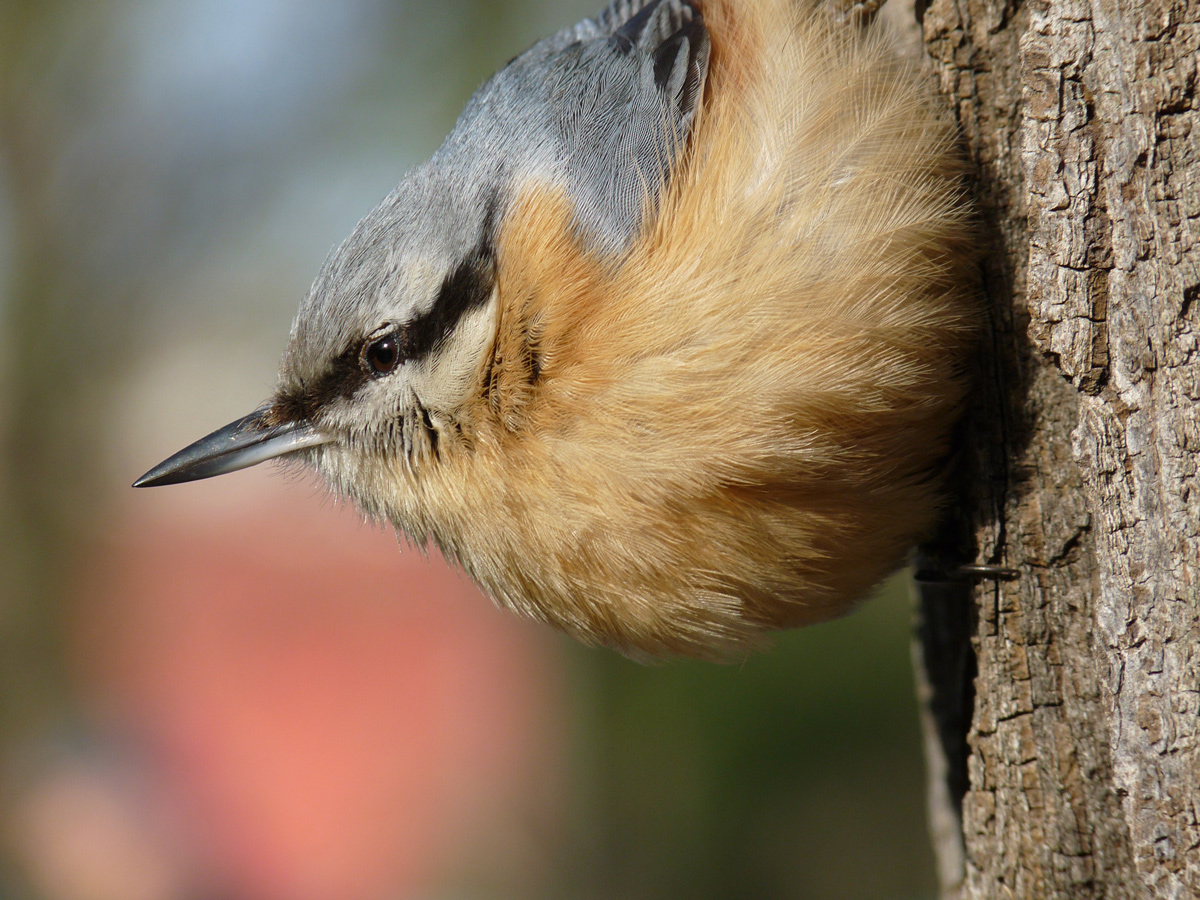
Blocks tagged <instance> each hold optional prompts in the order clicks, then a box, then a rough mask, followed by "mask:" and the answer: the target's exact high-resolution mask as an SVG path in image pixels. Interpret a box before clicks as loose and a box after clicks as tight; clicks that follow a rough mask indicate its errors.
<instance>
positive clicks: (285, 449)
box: [133, 404, 333, 487]
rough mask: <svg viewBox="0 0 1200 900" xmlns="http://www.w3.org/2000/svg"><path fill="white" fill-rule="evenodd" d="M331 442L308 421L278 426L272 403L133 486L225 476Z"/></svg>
mask: <svg viewBox="0 0 1200 900" xmlns="http://www.w3.org/2000/svg"><path fill="white" fill-rule="evenodd" d="M331 440H333V438H331V437H329V436H328V435H326V434H322V433H321V432H320V431H317V430H316V429H315V428H313V426H312V425H310V424H309V423H307V422H287V423H285V424H282V425H280V424H275V420H274V417H273V416H272V415H271V405H270V404H268V405H266V406H263V407H260V408H259V409H256V410H255V411H254V412H252V413H250V415H248V416H243V417H242V418H240V419H238V420H237V421H236V422H231V423H230V424H228V425H226V426H225V427H224V428H219V429H217V430H216V431H214V432H213V433H212V434H210V435H208V436H207V437H202V438H200V440H198V441H196V443H194V444H192V445H191V446H189V447H184V448H183V449H182V450H180V451H179V452H178V453H176V454H175V455H174V456H172V457H171V458H170V459H167V460H164V461H163V462H161V463H159V464H158V465H157V466H155V467H154V468H153V469H151V470H150V471H149V472H147V473H146V474H145V475H143V476H142V477H141V478H139V479H138V480H137V481H135V482H134V483H133V486H134V487H158V486H159V485H162V484H180V483H181V482H184V481H196V480H198V479H200V478H211V477H212V476H214V475H224V474H225V473H226V472H236V471H237V470H238V469H245V468H247V467H248V466H254V465H257V464H258V463H260V462H265V461H266V460H268V459H275V458H276V457H278V456H284V455H285V454H288V453H294V452H295V451H297V450H301V449H303V448H305V447H316V446H317V445H319V444H327V443H329V442H330V441H331Z"/></svg>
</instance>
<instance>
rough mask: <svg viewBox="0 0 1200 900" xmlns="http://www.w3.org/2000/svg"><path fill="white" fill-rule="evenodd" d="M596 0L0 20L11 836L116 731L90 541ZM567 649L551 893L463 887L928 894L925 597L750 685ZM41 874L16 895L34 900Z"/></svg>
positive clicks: (13, 870)
mask: <svg viewBox="0 0 1200 900" xmlns="http://www.w3.org/2000/svg"><path fill="white" fill-rule="evenodd" d="M598 2H599V0H592V2H582V0H573V2H571V3H569V4H558V5H556V4H552V3H549V2H545V0H543V2H535V0H509V2H494V0H459V2H454V3H451V2H436V0H424V2H420V3H415V2H414V3H400V2H391V3H389V2H385V0H357V2H333V0H327V2H320V3H309V4H301V3H298V2H287V0H253V2H245V3H238V2H234V0H173V2H172V0H92V2H88V3H84V2H71V0H36V2H34V0H4V2H3V4H0V323H2V324H0V373H2V378H0V384H2V385H3V388H4V389H3V391H2V392H0V660H2V666H3V669H2V675H0V740H2V746H0V751H2V753H3V757H2V758H0V764H2V765H3V768H0V774H3V777H4V785H3V787H4V791H3V793H2V794H0V803H3V804H4V805H3V807H0V843H2V844H3V846H5V847H11V846H12V845H13V841H12V840H8V839H5V838H4V835H6V834H7V835H8V836H9V837H10V838H11V836H12V835H11V832H12V830H13V828H14V827H18V826H14V825H13V824H12V821H14V820H11V817H10V816H8V810H10V809H12V808H13V804H15V803H17V802H18V801H19V799H20V796H21V794H22V792H23V791H25V790H26V788H27V787H28V785H29V784H30V783H31V782H32V781H35V780H36V779H37V778H38V777H39V776H40V773H41V771H42V770H43V769H44V768H45V767H47V766H52V765H54V757H55V754H56V753H58V752H60V748H61V747H62V746H63V745H64V744H65V745H68V746H69V751H68V752H82V753H86V752H90V751H88V749H87V748H88V747H90V746H92V745H93V744H96V743H103V742H106V741H111V740H112V735H111V732H110V731H108V730H102V729H100V728H99V727H98V726H97V725H96V722H97V720H98V719H99V718H100V715H99V713H98V712H97V711H96V709H95V708H94V705H93V700H92V699H90V694H89V693H88V690H87V688H88V685H86V684H83V683H81V679H86V678H88V677H90V675H89V674H88V670H87V669H86V667H81V664H80V663H79V662H78V660H77V659H76V655H77V654H76V650H75V649H74V648H75V646H76V644H77V643H78V642H77V639H76V638H75V637H74V636H73V634H74V633H75V632H76V631H77V630H78V629H79V628H81V627H82V626H81V625H80V624H79V622H80V621H82V620H83V619H85V618H86V616H85V615H83V614H84V613H88V612H89V610H88V609H85V608H83V607H85V606H86V605H87V604H88V603H94V602H98V601H95V600H94V599H90V598H92V595H91V594H90V593H89V592H88V591H84V590H81V589H80V587H79V586H80V585H81V584H83V585H90V584H91V582H93V581H97V580H100V579H101V578H102V577H103V576H102V575H101V574H99V572H98V570H95V569H94V568H93V567H92V564H91V562H90V561H89V560H90V559H91V557H92V556H93V555H94V554H95V552H96V550H95V548H96V547H97V546H105V545H104V544H103V540H104V539H105V537H106V536H108V535H109V534H110V533H111V532H113V531H114V530H117V529H118V527H119V525H120V523H121V522H123V521H126V519H127V517H128V516H129V515H130V514H131V513H130V511H131V509H132V510H134V511H135V512H136V510H137V508H138V507H137V504H139V503H143V502H150V501H144V500H143V499H142V498H141V495H139V497H138V498H137V499H133V498H131V497H130V496H129V494H130V492H129V491H128V488H127V485H128V483H129V481H130V480H132V478H133V477H135V476H136V475H138V474H140V472H141V471H142V470H144V469H145V468H146V467H147V466H148V465H149V464H150V463H152V462H155V461H157V459H158V458H160V457H161V456H162V455H164V454H165V453H166V452H169V451H171V450H173V449H176V447H177V446H179V445H181V444H182V443H183V442H185V441H186V440H188V439H190V438H193V437H195V436H197V435H198V434H201V433H203V432H204V431H206V430H208V429H209V428H211V427H212V426H214V425H215V424H219V423H221V422H224V421H227V420H228V419H229V418H230V417H231V416H232V415H233V414H236V413H238V412H240V411H241V410H242V409H243V408H249V404H252V403H254V402H256V401H257V400H258V399H260V398H261V396H262V395H263V394H264V393H265V392H266V391H267V390H268V389H269V385H270V382H271V378H272V373H273V370H274V365H275V359H276V354H277V353H278V351H279V349H280V347H281V346H282V344H283V341H284V338H285V335H286V329H287V325H288V322H289V320H290V317H291V315H292V313H293V311H294V309H295V307H296V305H297V303H298V302H299V300H300V298H301V297H302V295H303V293H304V291H305V289H306V287H307V283H308V280H309V279H310V278H311V277H312V275H313V274H315V272H316V271H317V269H318V267H319V263H320V260H321V259H322V258H323V255H324V254H325V252H326V251H327V250H328V248H329V247H330V246H331V245H332V244H333V243H335V242H336V241H338V240H340V238H341V237H342V236H343V235H344V234H345V233H346V232H347V231H348V230H349V228H350V227H351V226H352V225H353V223H354V221H355V220H356V218H357V217H358V216H359V215H361V214H362V213H365V212H366V211H367V210H368V209H369V208H370V207H371V206H372V205H373V204H374V203H375V202H376V201H377V199H378V198H379V197H380V196H382V195H383V194H384V193H386V192H387V191H388V190H389V189H390V188H391V186H392V185H393V184H394V183H395V182H396V181H397V180H398V179H399V177H400V175H401V174H402V172H403V171H404V170H405V169H406V168H407V167H408V166H409V165H411V164H412V163H414V162H416V161H417V160H419V159H421V158H422V157H423V156H425V155H427V154H428V153H429V152H430V151H431V150H432V149H433V147H434V146H435V145H436V143H437V140H438V139H439V137H440V135H441V134H443V133H445V131H446V130H447V129H448V128H449V126H450V124H451V123H452V121H453V118H454V116H455V115H456V114H457V110H458V108H459V107H460V106H461V104H462V102H463V101H464V100H465V98H466V97H467V95H468V94H469V93H470V91H471V90H472V89H473V88H474V87H475V86H476V85H477V84H478V83H479V82H480V81H481V80H482V79H483V78H484V77H486V76H487V75H488V74H489V73H490V72H491V71H493V70H494V69H495V68H496V67H497V66H498V65H499V64H501V63H502V62H503V61H504V60H506V59H508V58H509V57H510V56H512V55H513V54H514V53H515V52H517V51H519V50H520V49H521V48H522V47H524V46H525V45H527V44H528V43H529V42H530V41H532V40H533V39H535V38H536V37H538V36H540V35H542V34H544V33H546V32H548V31H549V30H550V29H552V28H555V27H559V26H562V25H565V24H568V23H570V22H572V21H575V20H576V19H578V18H580V17H581V16H583V15H585V14H590V13H591V12H593V11H594V10H593V8H592V7H593V6H595V5H597V4H598ZM242 483H248V482H242ZM290 487H291V488H292V489H294V490H303V489H301V488H298V487H297V486H296V485H291V486H290ZM173 496H174V497H175V498H176V501H175V502H179V503H181V504H183V502H184V501H183V500H181V499H179V498H181V497H182V496H183V495H179V494H176V495H173ZM190 496H200V494H194V495H190ZM164 502H171V501H170V500H168V501H164ZM301 552H303V551H301ZM314 552H319V550H317V551H314ZM220 564H221V562H220V560H218V559H214V560H213V565H214V566H218V565H220ZM358 599H360V598H356V597H346V598H345V599H344V603H345V615H347V616H352V615H354V614H355V613H354V610H355V605H354V604H355V602H356V601H357V600H358ZM264 603H265V599H264ZM263 608H264V609H268V608H273V607H267V606H264V607H263ZM91 612H94V610H91ZM113 627H116V628H117V629H118V630H119V629H120V627H121V622H120V621H118V622H117V623H116V625H115V626H114V625H112V624H111V623H110V625H109V628H110V629H111V628H113ZM168 627H173V628H176V629H179V630H186V629H188V628H191V627H193V623H190V622H188V621H180V622H177V623H174V624H173V625H172V624H170V623H168ZM281 632H282V624H281ZM272 640H274V638H272ZM279 640H283V638H282V637H281V638H279ZM563 656H564V657H565V658H566V660H567V662H566V666H565V669H564V670H563V671H562V672H561V673H559V674H558V675H557V676H556V677H558V678H561V679H562V680H563V682H564V684H565V685H566V686H567V687H568V688H569V689H570V691H571V697H572V700H571V705H570V708H569V711H567V712H564V713H563V715H564V717H565V718H567V719H568V721H569V730H570V738H571V750H570V757H569V760H568V763H569V776H570V779H571V784H570V787H569V789H568V790H567V793H566V796H565V798H564V799H563V800H562V802H561V806H562V808H561V810H560V811H559V814H558V815H559V816H560V818H561V823H562V824H561V828H560V829H559V832H558V833H556V834H551V835H547V836H546V838H545V847H546V848H547V852H548V853H550V855H551V856H552V858H553V861H552V863H551V865H550V867H549V871H543V872H540V874H538V875H537V876H536V877H532V876H530V878H532V880H529V879H527V880H525V881H521V879H515V880H513V879H509V880H507V881H506V880H505V879H503V878H500V877H498V876H495V874H494V872H492V870H491V869H489V865H490V863H489V862H488V861H487V860H481V861H478V862H475V863H472V862H469V861H468V862H466V863H463V864H462V865H461V867H460V868H459V869H458V870H457V871H456V872H453V873H449V874H447V875H446V876H445V879H444V880H445V881H446V887H445V891H444V894H443V896H447V897H449V896H472V897H480V898H499V897H508V896H530V895H531V894H530V893H528V892H533V894H535V895H544V896H548V897H549V896H553V897H556V898H563V897H577V898H580V900H599V898H611V897H620V898H622V900H637V898H647V900H649V898H656V900H667V898H675V897H679V898H683V897H686V898H689V900H703V898H713V900H716V898H728V897H736V898H739V900H755V898H773V897H806V898H857V897H862V898H868V897H869V898H897V900H907V898H917V897H929V896H932V892H933V881H932V873H931V861H930V855H929V851H928V850H927V848H926V844H927V840H926V837H925V832H924V825H923V821H922V811H921V803H922V800H921V797H922V790H923V789H922V776H921V769H920V754H919V747H918V735H917V725H916V714H915V703H914V701H913V699H912V688H911V676H910V672H909V664H908V612H907V606H906V604H905V602H904V600H903V599H902V597H901V596H900V595H899V593H898V592H896V591H892V592H891V593H889V594H888V595H887V596H886V597H885V598H884V599H882V600H880V601H876V602H875V603H873V604H871V605H869V606H868V608H867V609H866V610H865V611H863V612H862V613H860V614H858V615H856V616H854V617H852V618H850V619H848V620H846V621H844V622H839V623H834V624H831V625H827V626H821V627H819V628H816V629H811V630H809V631H806V632H803V633H799V634H795V635H788V636H785V637H784V638H783V639H782V640H781V641H780V642H779V645H778V646H777V647H776V648H775V649H773V650H771V651H769V652H766V653H764V654H761V655H759V656H756V657H754V658H753V659H751V660H749V661H747V662H746V663H745V664H744V665H742V666H740V667H715V666H710V665H704V664H697V663H670V664H665V665H662V666H658V667H649V668H647V667H641V666H637V665H634V664H632V663H630V662H628V661H626V660H624V659H621V658H618V657H616V656H613V655H611V654H609V653H606V652H598V651H590V650H586V649H583V648H575V647H570V648H568V649H567V650H566V651H564V653H563ZM464 714H465V713H464ZM106 727H107V726H106ZM121 740H126V741H128V742H129V743H130V744H131V745H135V744H136V743H137V740H138V739H137V737H136V735H130V736H126V737H124V738H122V739H121ZM81 747H82V748H84V749H82V750H80V749H79V748H81ZM114 752H120V753H124V752H125V750H123V749H121V750H118V751H114ZM131 756H132V758H133V759H134V763H132V765H136V759H137V751H136V750H135V751H134V752H133V753H132V754H131ZM23 866H24V862H23V861H22V860H20V859H17V858H14V857H13V856H12V855H11V854H10V855H9V857H8V859H7V864H6V865H5V869H4V871H3V872H2V873H0V879H3V882H2V883H0V895H2V896H17V897H23V896H27V897H30V898H35V897H38V896H39V895H38V894H35V893H34V889H33V887H32V886H31V885H30V884H29V883H27V879H26V874H25V873H24V870H23ZM500 867H501V868H502V866H500ZM523 877H524V876H523ZM39 885H40V886H39V889H40V890H42V891H43V894H42V895H41V898H42V900H73V897H68V896H66V895H56V896H49V895H47V894H45V886H44V884H41V883H39ZM522 885H523V886H524V887H519V886H522ZM523 890H524V891H527V892H526V893H524V894H522V893H521V892H522V891H523ZM144 896H147V898H148V900H151V898H158V900H176V897H177V896H178V895H174V894H170V893H161V894H155V893H154V892H153V891H148V892H147V893H145V894H144ZM389 896H395V894H391V895H389ZM128 897H132V894H130V895H127V898H128ZM245 900H265V898H260V897H250V896H247V897H246V898H245ZM296 900H301V898H300V897H299V896H297V897H296ZM337 900H344V898H342V897H338V898H337Z"/></svg>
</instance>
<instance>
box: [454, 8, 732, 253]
mask: <svg viewBox="0 0 1200 900" xmlns="http://www.w3.org/2000/svg"><path fill="white" fill-rule="evenodd" d="M708 57H709V39H708V32H707V31H706V30H705V27H704V19H703V17H702V15H701V13H700V10H699V9H698V8H697V7H695V6H693V5H692V3H691V2H689V0H617V2H615V3H613V4H612V5H611V6H609V7H608V8H606V9H605V10H604V11H603V12H601V13H600V14H599V15H597V16H595V17H594V18H591V19H585V20H584V21H583V22H580V23H579V24H577V25H574V26H572V27H570V28H566V29H564V30H562V31H560V32H558V33H557V34H555V35H552V36H551V37H548V38H546V39H545V40H542V41H539V42H538V43H537V44H535V45H534V46H532V47H531V48H529V50H527V51H526V52H524V53H522V54H521V55H520V56H518V57H516V58H515V59H514V60H512V61H511V62H510V63H509V64H508V65H507V66H505V67H504V68H503V69H501V70H500V71H499V72H497V73H496V75H495V76H493V77H492V78H491V79H490V80H489V81H488V82H487V84H485V85H484V86H483V87H482V88H480V89H479V91H477V92H476V93H475V95H474V96H473V97H472V98H471V100H470V101H469V102H468V104H467V107H466V109H465V110H464V111H463V114H462V116H461V117H460V118H459V120H458V124H457V125H456V126H455V128H454V130H453V131H452V132H451V134H450V135H449V136H448V137H447V139H446V142H445V143H444V144H443V145H442V147H441V149H440V150H439V151H438V153H436V154H435V155H434V159H433V160H432V161H431V162H432V163H433V164H434V169H435V170H436V171H437V172H439V173H442V175H443V176H444V177H446V178H448V179H451V180H452V182H453V184H454V188H453V193H454V194H455V196H456V197H457V198H458V203H459V204H460V205H461V206H463V207H472V204H473V203H474V205H479V204H480V203H483V202H484V201H483V200H482V199H479V198H484V197H487V196H491V195H492V194H493V193H494V192H495V191H494V189H495V187H496V186H499V187H500V195H501V196H504V195H505V194H507V195H509V196H511V195H512V194H513V193H515V192H516V191H519V189H520V186H521V183H522V181H523V180H526V179H530V178H535V179H538V178H540V179H548V180H551V181H553V182H556V183H559V184H562V185H563V186H564V187H565V188H566V189H567V191H568V193H569V195H570V197H571V200H572V203H573V205H574V209H575V218H576V226H577V228H578V229H579V233H580V235H581V236H582V237H583V238H584V239H585V241H587V242H588V243H589V244H590V246H591V249H593V250H595V251H596V252H597V253H599V254H600V255H604V256H610V257H619V256H620V255H621V254H622V253H623V252H624V251H625V250H626V249H628V247H629V245H630V244H631V242H632V241H633V239H634V238H635V237H637V235H638V234H640V233H641V230H642V227H643V225H644V224H645V221H646V218H647V215H648V214H653V212H654V211H655V210H656V209H657V204H658V202H659V199H660V195H661V193H662V190H663V187H664V186H665V185H666V183H667V180H668V179H669V177H670V174H671V169H672V166H673V164H674V163H675V162H676V160H677V159H678V157H679V154H680V152H681V150H682V149H683V147H684V146H685V144H686V141H687V138H688V135H689V133H690V131H691V127H692V123H693V121H694V119H695V116H696V111H697V109H698V108H699V105H700V102H701V95H702V93H703V90H704V79H705V76H706V75H707V72H708ZM472 197H475V200H474V201H473V200H471V199H470V198H472ZM472 209H473V207H472ZM473 214H474V213H473V212H472V215H473Z"/></svg>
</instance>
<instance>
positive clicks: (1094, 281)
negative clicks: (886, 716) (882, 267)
mask: <svg viewBox="0 0 1200 900" xmlns="http://www.w3.org/2000/svg"><path fill="white" fill-rule="evenodd" d="M921 12H923V17H922V26H923V31H924V39H925V45H926V48H927V50H928V52H929V54H930V56H931V58H932V61H933V68H934V70H935V72H936V75H937V78H938V79H939V81H940V85H941V88H942V90H943V91H944V93H945V94H946V95H947V96H948V97H949V98H950V100H951V102H952V104H953V106H954V109H955V110H956V113H957V115H958V118H959V120H960V122H961V125H962V130H963V134H964V138H965V141H966V143H967V146H968V152H969V153H970V155H971V157H972V159H973V161H974V163H975V165H976V170H977V174H978V194H979V199H980V203H981V206H982V210H983V216H984V219H985V222H986V226H987V230H988V238H989V256H988V260H987V263H986V266H985V280H986V293H987V300H988V304H989V309H990V313H991V326H992V330H991V334H990V335H989V339H988V348H987V352H986V354H985V359H984V366H983V374H982V383H981V386H980V391H979V396H978V401H977V405H976V408H975V409H974V410H973V411H972V417H971V423H970V427H969V439H968V456H969V457H970V459H969V460H968V470H969V471H968V482H969V483H968V485H967V487H965V488H964V501H965V509H966V510H967V511H968V515H969V517H970V518H971V522H970V523H969V524H968V525H967V526H966V531H965V533H967V534H972V533H973V534H974V540H975V547H974V548H973V549H974V554H975V558H976V559H978V560H980V561H994V562H1000V563H1002V564H1004V565H1007V566H1012V567H1014V568H1016V569H1018V570H1019V572H1020V577H1019V579H1017V580H1015V581H1012V582H1008V583H991V584H985V585H982V586H981V587H980V588H978V589H977V590H976V592H975V599H976V611H977V614H976V615H975V616H974V621H973V622H968V623H966V624H965V625H964V626H963V628H962V629H960V631H969V632H971V633H972V637H971V643H972V646H973V649H974V653H975V657H976V666H977V670H978V675H977V676H976V678H975V681H974V684H975V693H974V705H973V713H972V715H971V716H970V726H969V730H968V733H967V736H966V737H967V740H966V751H965V752H966V757H965V760H964V759H963V758H962V751H958V753H959V758H958V759H955V754H956V751H955V748H954V742H953V740H948V738H947V731H948V730H949V731H950V732H953V726H952V724H951V723H949V720H948V719H947V716H946V714H945V711H944V709H941V708H940V707H938V704H937V702H936V701H937V698H939V697H941V698H945V697H951V698H953V697H954V696H962V695H963V694H966V695H967V696H968V698H969V691H966V690H964V688H965V687H966V686H965V685H964V684H963V683H962V679H963V678H964V677H967V678H969V677H970V676H969V671H970V667H969V666H964V665H962V664H961V663H958V664H950V665H939V660H940V661H942V662H945V656H946V654H947V653H948V652H950V653H952V652H953V649H954V645H955V639H954V637H953V635H951V636H949V637H948V636H947V635H946V634H945V633H944V631H945V630H944V629H943V633H941V634H940V635H935V636H933V637H931V636H930V634H929V629H928V628H926V629H925V631H924V632H922V635H923V637H924V644H923V650H924V656H925V660H926V663H927V667H928V669H929V672H928V676H929V680H930V685H929V690H930V697H931V707H930V709H931V713H932V716H931V718H932V719H935V720H936V722H937V724H938V725H940V726H941V740H940V741H938V740H931V745H934V746H937V747H938V749H939V754H940V755H941V756H943V757H946V758H947V759H946V764H945V765H944V766H943V771H946V772H948V773H950V775H951V776H952V775H953V772H954V771H955V768H956V765H958V767H959V768H960V769H961V768H962V764H963V763H964V762H965V769H966V772H967V775H968V776H969V777H968V784H967V787H966V793H965V796H962V798H961V799H962V802H961V822H962V835H963V845H962V846H961V847H956V846H955V840H954V837H951V838H946V837H945V836H943V837H942V838H941V839H940V840H939V844H940V849H941V851H942V856H943V874H944V877H945V880H946V882H947V894H948V895H952V894H954V893H956V892H958V891H960V892H961V894H962V896H964V897H971V898H1001V897H1003V898H1008V897H1016V898H1026V897H1028V898H1059V897H1113V898H1124V897H1128V898H1142V897H1170V898H1181V900H1182V898H1191V897H1196V896H1200V740H1198V738H1200V727H1198V726H1200V614H1198V609H1200V581H1198V579H1197V575H1198V567H1200V493H1198V491H1197V483H1196V467H1197V461H1198V459H1200V405H1198V400H1200V352H1198V345H1197V336H1198V334H1200V308H1198V307H1200V304H1198V303H1197V302H1196V300H1197V299H1198V298H1200V109H1198V107H1200V101H1198V100H1197V91H1198V90H1200V87H1198V78H1200V75H1198V71H1197V66H1198V62H1197V60H1198V57H1200V2H1190V3H1188V2H1183V0H1177V2H1164V0H1136V2H1131V0H1092V2H1087V0H1074V2H1045V0H1040V2H1027V3H1018V2H1010V3H1003V2H998V0H994V2H993V0H934V2H932V3H930V4H929V6H928V7H927V8H926V9H924V10H923V11H922V10H920V7H919V6H918V13H921ZM924 612H925V615H926V617H927V618H928V617H929V616H930V615H936V614H937V610H936V604H935V603H933V601H930V602H929V603H927V605H926V609H925V611H924ZM959 640H961V638H959ZM939 642H940V643H939ZM964 672H965V673H967V674H966V675H965V676H964ZM956 673H957V674H956ZM942 706H943V707H944V706H945V703H944V702H943V704H942ZM929 733H930V734H931V735H935V734H936V733H937V729H936V728H932V727H931V729H930V732H929ZM950 737H953V735H952V734H951V735H950ZM939 754H935V756H937V755H939ZM957 793H961V789H960V791H959V792H957ZM934 794H935V806H936V805H939V804H940V810H937V809H935V813H939V814H940V815H941V816H942V820H943V821H944V820H945V817H946V816H951V817H953V816H954V814H955V813H956V811H957V810H956V800H957V796H956V791H954V790H949V791H947V790H941V791H940V794H939V792H938V791H934ZM939 796H940V797H941V799H940V800H937V797H939ZM943 830H944V829H943ZM964 851H965V852H964ZM956 853H959V854H961V856H960V857H959V858H960V859H963V860H965V864H964V865H960V864H956V862H955V854H956ZM958 878H961V884H957V885H956V884H955V881H956V880H957V879H958Z"/></svg>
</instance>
